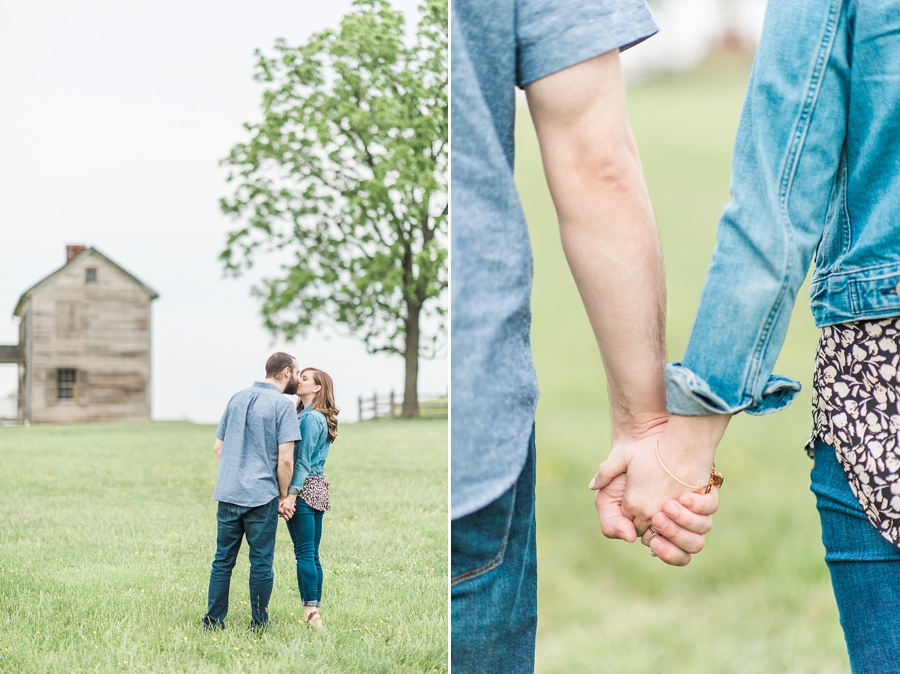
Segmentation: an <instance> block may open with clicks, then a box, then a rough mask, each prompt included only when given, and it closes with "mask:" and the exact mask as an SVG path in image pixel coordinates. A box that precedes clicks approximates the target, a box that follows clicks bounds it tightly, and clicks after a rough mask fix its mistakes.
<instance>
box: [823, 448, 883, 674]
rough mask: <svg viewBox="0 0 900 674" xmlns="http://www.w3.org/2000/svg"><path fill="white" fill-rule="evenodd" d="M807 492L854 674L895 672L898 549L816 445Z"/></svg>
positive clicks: (831, 456) (826, 451)
mask: <svg viewBox="0 0 900 674" xmlns="http://www.w3.org/2000/svg"><path fill="white" fill-rule="evenodd" d="M815 450H816V451H815V453H816V459H815V465H814V467H813V470H812V474H811V477H812V486H811V487H810V489H812V491H813V493H814V494H815V495H816V505H817V507H818V509H819V516H820V518H821V520H822V543H824V544H825V561H826V562H827V563H828V570H829V571H831V584H832V586H833V587H834V597H835V599H836V600H837V606H838V611H839V612H840V616H841V626H842V627H843V628H844V639H845V640H846V641H847V651H848V652H849V654H850V667H851V669H852V670H853V673H854V674H886V673H887V672H900V629H898V628H900V549H898V548H896V547H894V546H893V545H891V544H890V543H889V542H888V541H887V540H885V539H884V538H883V537H882V536H881V534H879V533H878V530H877V529H875V527H874V526H872V524H871V523H870V522H869V520H868V519H867V518H866V515H865V513H864V512H863V509H862V507H861V506H860V505H859V502H858V501H857V500H856V497H855V496H854V495H853V492H852V491H851V490H850V485H849V483H848V482H847V478H846V476H845V475H844V471H843V469H842V468H841V465H840V464H839V463H838V460H837V457H836V456H835V453H834V449H833V448H831V447H829V446H828V445H826V444H825V443H824V442H822V441H820V440H816V445H815Z"/></svg>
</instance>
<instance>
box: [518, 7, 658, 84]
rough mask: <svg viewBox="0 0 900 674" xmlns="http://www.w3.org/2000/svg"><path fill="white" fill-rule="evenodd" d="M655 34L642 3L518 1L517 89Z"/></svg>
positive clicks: (649, 17)
mask: <svg viewBox="0 0 900 674" xmlns="http://www.w3.org/2000/svg"><path fill="white" fill-rule="evenodd" d="M657 30H658V29H657V27H656V23H655V22H654V21H653V15H652V14H651V13H650V8H649V7H647V3H646V2H644V0H518V2H517V5H516V43H517V44H516V47H517V49H516V51H517V59H518V63H517V71H518V72H517V77H516V79H517V84H518V85H519V86H520V87H524V86H525V85H526V84H530V83H531V82H534V81H535V80H538V79H540V78H542V77H546V76H547V75H551V74H553V73H555V72H557V71H559V70H563V69H564V68H568V67H569V66H573V65H575V64H576V63H581V62H582V61H586V60H588V59H590V58H593V57H595V56H599V55H600V54H605V53H606V52H608V51H612V50H613V49H619V50H624V49H627V48H628V47H631V46H633V45H635V44H637V43H638V42H641V41H643V40H646V39H647V38H648V37H650V36H651V35H653V34H654V33H656V32H657Z"/></svg>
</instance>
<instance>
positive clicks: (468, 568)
mask: <svg viewBox="0 0 900 674" xmlns="http://www.w3.org/2000/svg"><path fill="white" fill-rule="evenodd" d="M534 464H535V454H534V433H532V436H531V448H530V451H529V452H528V458H527V459H526V460H525V466H524V468H523V469H522V473H521V474H520V475H519V478H518V480H517V481H516V483H515V484H514V485H513V486H512V487H510V488H509V489H508V490H507V491H506V493H504V494H503V495H502V496H500V498H498V499H497V500H496V501H494V502H493V503H490V504H488V505H486V506H485V507H484V508H482V509H481V510H476V511H475V512H474V513H472V514H471V515H466V516H465V517H460V518H459V519H457V520H453V522H452V523H451V530H450V558H451V564H450V566H451V581H450V583H451V589H450V596H451V607H452V627H451V630H452V636H453V647H452V649H451V656H450V658H451V665H452V669H453V674H526V673H529V672H533V671H534V640H535V631H536V629H537V547H536V543H535V517H534V478H535V470H534V467H535V465H534Z"/></svg>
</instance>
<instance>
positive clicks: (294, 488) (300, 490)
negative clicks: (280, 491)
mask: <svg viewBox="0 0 900 674" xmlns="http://www.w3.org/2000/svg"><path fill="white" fill-rule="evenodd" d="M302 493H303V485H300V486H299V487H298V486H297V485H294V484H292V485H291V486H290V487H288V494H302Z"/></svg>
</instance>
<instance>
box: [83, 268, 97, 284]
mask: <svg viewBox="0 0 900 674" xmlns="http://www.w3.org/2000/svg"><path fill="white" fill-rule="evenodd" d="M84 282H85V283H96V282H97V270H96V269H94V268H93V267H88V268H87V269H85V270H84Z"/></svg>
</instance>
